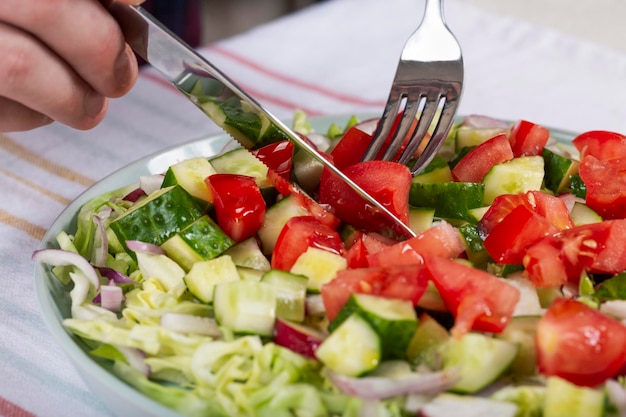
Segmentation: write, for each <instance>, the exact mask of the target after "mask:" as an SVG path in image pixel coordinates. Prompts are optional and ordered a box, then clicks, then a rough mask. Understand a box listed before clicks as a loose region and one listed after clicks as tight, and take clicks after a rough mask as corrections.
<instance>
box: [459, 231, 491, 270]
mask: <svg viewBox="0 0 626 417" xmlns="http://www.w3.org/2000/svg"><path fill="white" fill-rule="evenodd" d="M458 230H459V233H460V234H461V238H462V239H463V241H464V242H465V246H466V247H467V249H466V251H465V252H466V253H467V259H468V260H469V261H470V262H471V263H472V264H473V265H481V266H482V265H486V264H487V262H489V260H490V259H491V258H490V256H489V254H488V253H487V251H486V250H485V247H484V246H483V239H482V238H481V237H480V233H479V232H478V228H477V227H476V225H475V224H469V223H466V224H462V225H461V226H459V227H458Z"/></svg>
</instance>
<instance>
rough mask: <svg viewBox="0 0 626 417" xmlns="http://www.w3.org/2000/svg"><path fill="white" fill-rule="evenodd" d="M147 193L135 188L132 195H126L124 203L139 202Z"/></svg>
mask: <svg viewBox="0 0 626 417" xmlns="http://www.w3.org/2000/svg"><path fill="white" fill-rule="evenodd" d="M145 195H146V192H145V191H144V190H142V189H141V188H135V189H134V190H133V191H131V192H130V193H128V194H126V195H125V196H124V197H123V198H122V200H124V201H130V202H131V203H135V202H136V201H137V200H139V199H140V198H141V197H143V196H145Z"/></svg>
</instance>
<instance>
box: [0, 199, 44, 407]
mask: <svg viewBox="0 0 626 417" xmlns="http://www.w3.org/2000/svg"><path fill="white" fill-rule="evenodd" d="M0 223H4V224H6V225H9V226H11V227H14V228H16V229H18V230H21V231H23V232H26V233H28V234H29V235H30V236H32V237H33V238H35V239H37V240H41V239H43V237H44V235H45V234H46V229H45V228H43V227H41V226H37V225H35V224H32V223H31V222H29V221H28V220H26V219H22V218H20V217H17V216H14V215H12V214H11V213H9V212H7V211H5V210H2V209H0ZM0 411H2V405H1V404H0ZM0 415H2V416H3V414H0Z"/></svg>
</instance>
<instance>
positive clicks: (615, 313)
mask: <svg viewBox="0 0 626 417" xmlns="http://www.w3.org/2000/svg"><path fill="white" fill-rule="evenodd" d="M600 311H601V312H602V313H604V314H606V315H607V316H611V317H614V318H616V319H617V320H626V300H608V301H605V302H604V303H602V304H601V305H600Z"/></svg>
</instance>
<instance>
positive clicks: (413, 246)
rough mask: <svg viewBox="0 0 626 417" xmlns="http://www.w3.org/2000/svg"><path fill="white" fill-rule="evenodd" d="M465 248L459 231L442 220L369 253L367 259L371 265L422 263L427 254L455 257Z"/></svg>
mask: <svg viewBox="0 0 626 417" xmlns="http://www.w3.org/2000/svg"><path fill="white" fill-rule="evenodd" d="M465 249H466V247H465V243H464V242H463V239H462V238H461V235H460V234H459V231H458V230H457V229H456V228H454V227H453V226H451V225H450V224H449V223H447V222H440V223H438V224H436V225H434V226H433V227H430V228H428V229H426V230H425V231H423V232H422V233H420V234H418V235H417V236H415V237H412V238H410V239H407V240H405V241H402V242H398V243H396V244H394V245H391V246H388V247H386V248H384V249H382V250H380V251H379V252H376V253H374V254H372V255H369V256H368V257H367V259H368V262H369V265H370V266H391V265H411V264H422V263H424V256H426V255H434V256H443V257H445V258H455V257H457V256H459V255H460V254H461V253H463V252H464V251H465Z"/></svg>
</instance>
